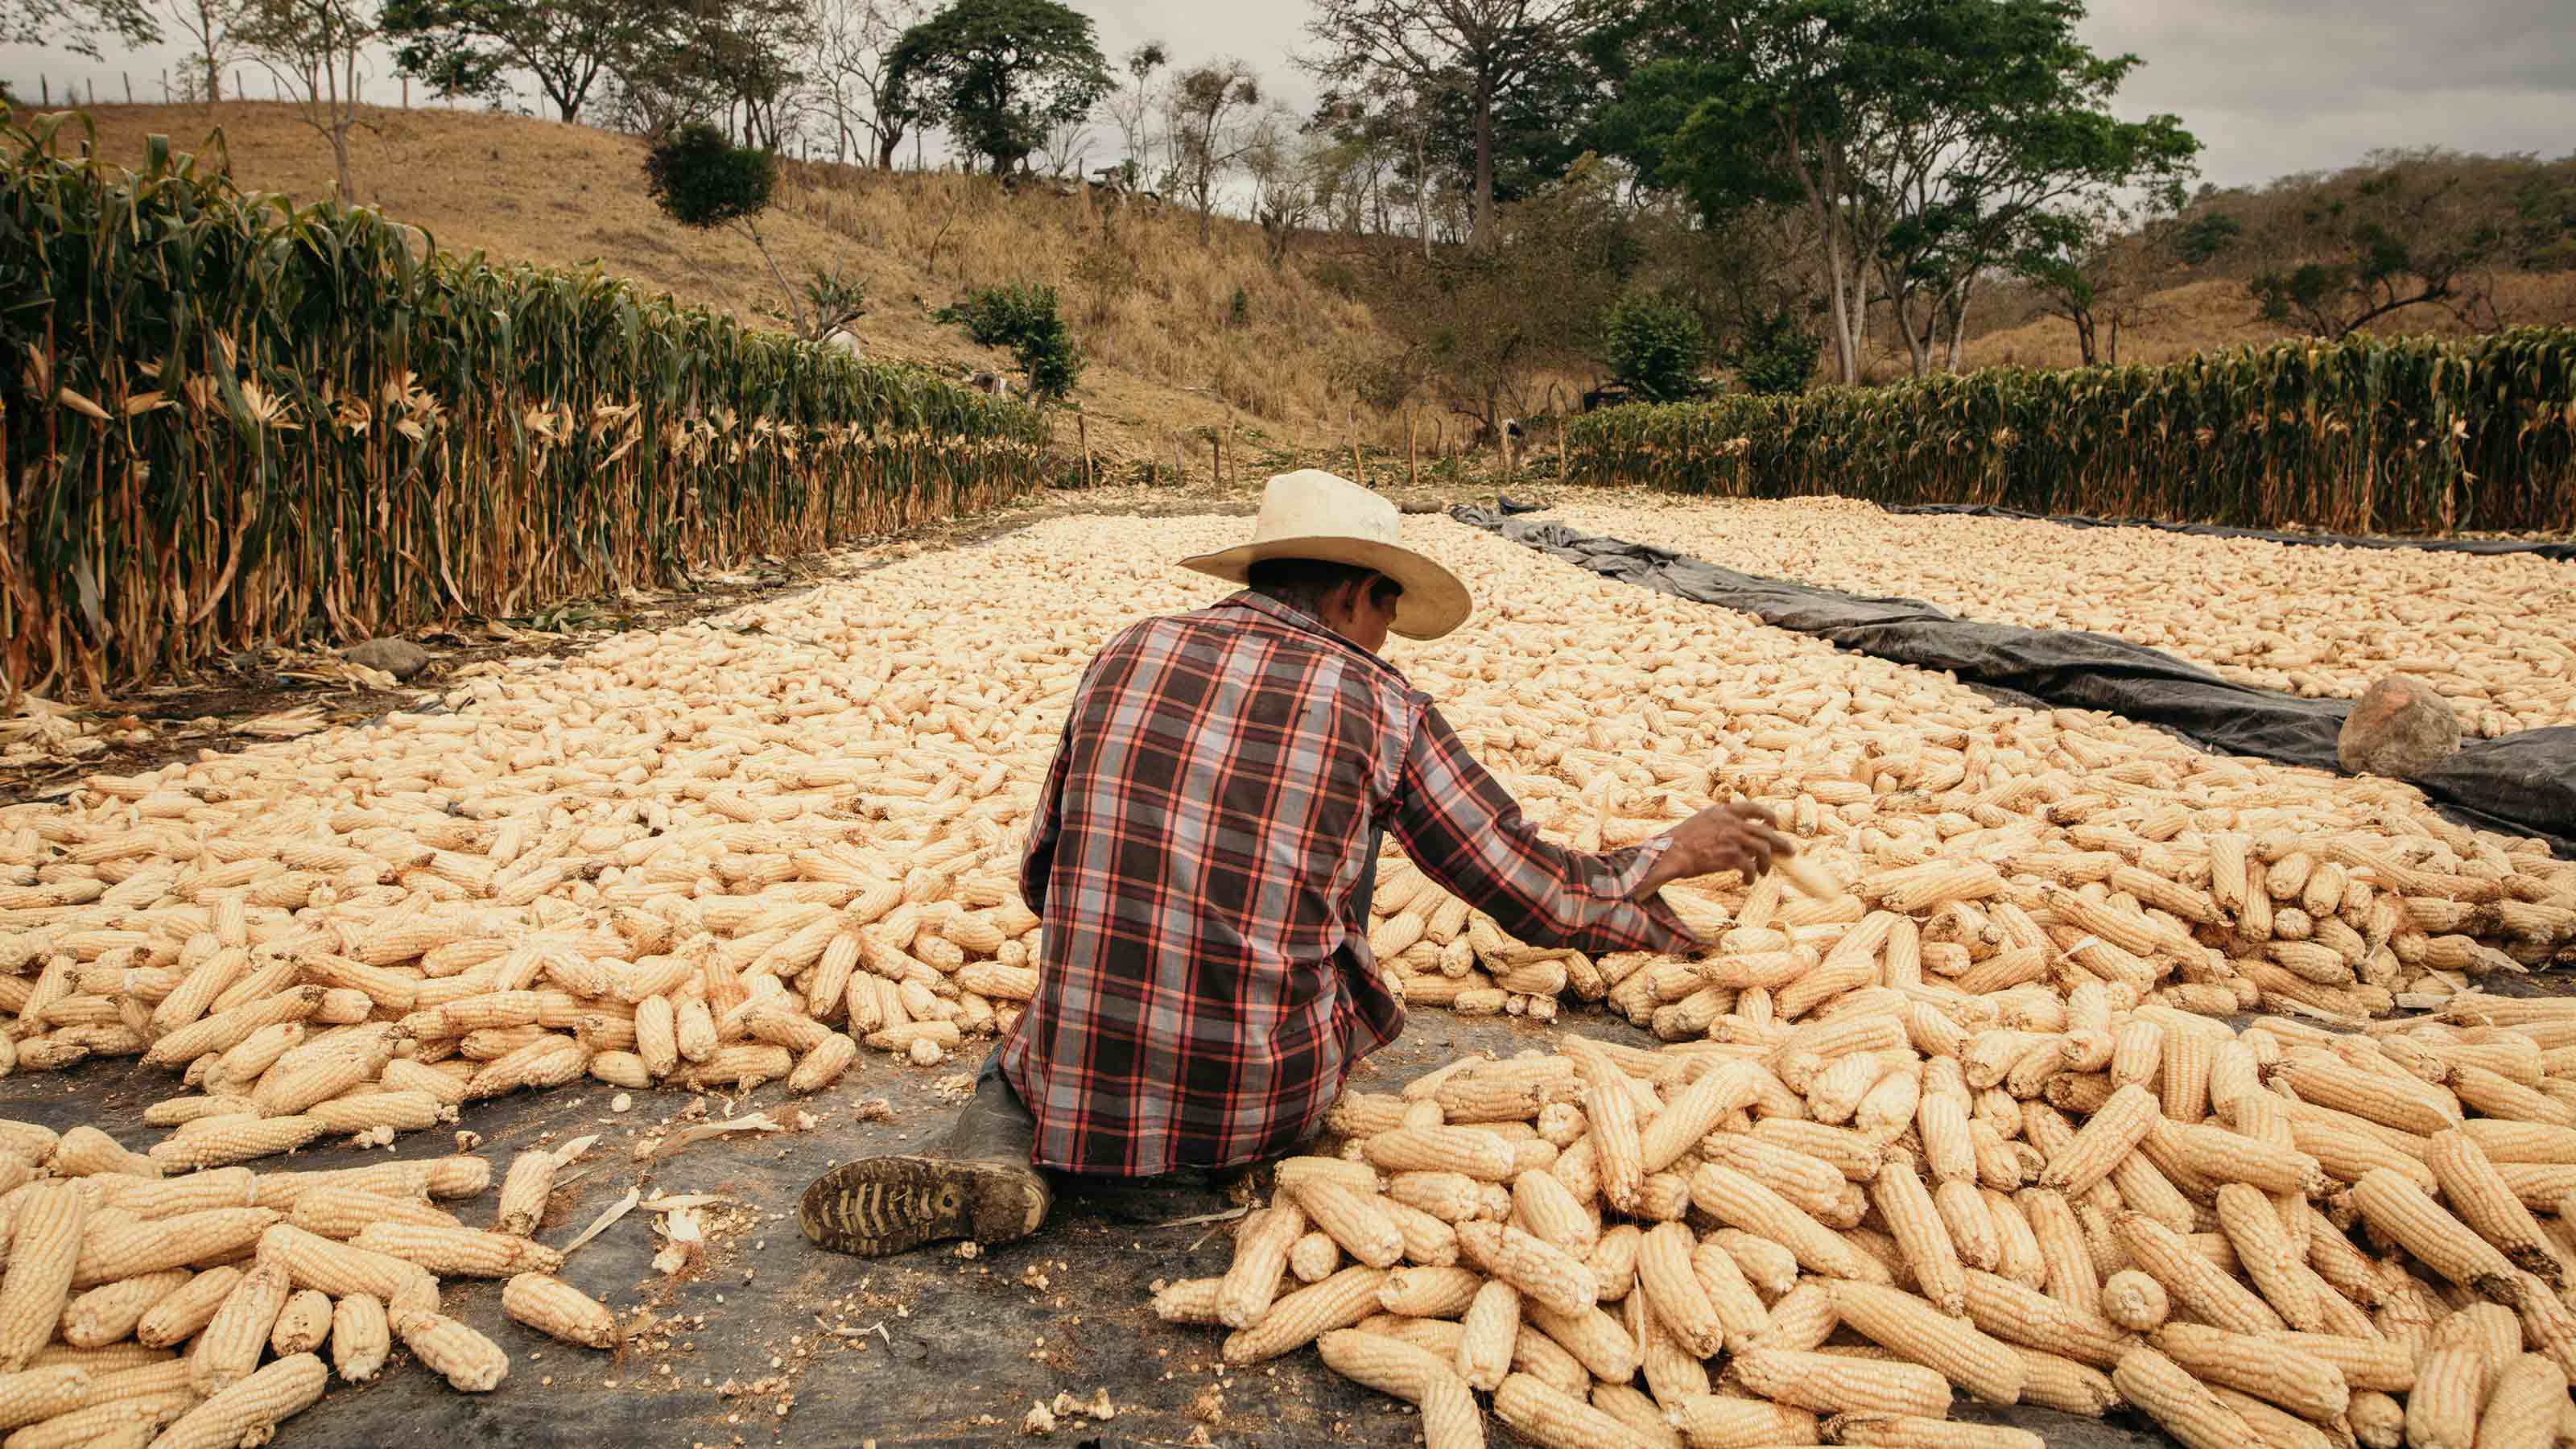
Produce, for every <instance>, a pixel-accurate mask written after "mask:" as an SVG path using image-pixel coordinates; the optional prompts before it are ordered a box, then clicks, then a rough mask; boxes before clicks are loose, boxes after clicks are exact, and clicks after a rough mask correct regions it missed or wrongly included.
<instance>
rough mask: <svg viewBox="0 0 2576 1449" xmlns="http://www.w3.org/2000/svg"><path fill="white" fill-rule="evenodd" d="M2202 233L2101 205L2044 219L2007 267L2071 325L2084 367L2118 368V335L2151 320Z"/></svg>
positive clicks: (2171, 221)
mask: <svg viewBox="0 0 2576 1449" xmlns="http://www.w3.org/2000/svg"><path fill="white" fill-rule="evenodd" d="M2203 235H2205V233H2204V232H2195V230H2194V229H2193V228H2192V227H2191V226H2190V225H2188V224H2186V223H2183V222H2181V221H2178V220H2176V219H2175V218H2174V217H2172V216H2171V215H2149V216H2147V217H2145V218H2143V220H2142V219H2141V218H2140V217H2139V216H2138V215H2137V213H2135V212H2134V211H2132V210H2131V209H2130V208H2128V207H2125V206H2121V205H2119V204H2117V203H2114V202H2100V203H2096V204H2094V205H2091V206H2088V207H2085V208H2083V209H2081V210H2075V211H2066V212H2057V213H2052V214H2050V215H2048V216H2046V217H2043V218H2041V219H2040V221H2039V222H2037V223H2036V224H2034V225H2033V226H2032V227H2031V228H2030V230H2029V235H2028V237H2027V238H2026V239H2025V241H2024V242H2023V244H2022V246H2021V248H2020V249H2019V250H2018V251H2017V252H2015V253H2014V255H2013V259H2012V269H2013V273H2014V275H2016V276H2018V277H2019V278H2021V280H2022V281H2023V282H2024V283H2025V284H2026V285H2028V286H2029V288H2030V289H2031V292H2032V293H2033V294H2034V295H2035V296H2037V297H2038V299H2039V302H2040V305H2041V306H2042V307H2043V308H2045V309H2046V310H2047V311H2048V312H2049V313H2051V314H2052V315H2055V316H2059V317H2063V318H2065V319H2066V320H2067V321H2068V322H2070V323H2072V324H2073V325H2074V327H2075V345H2076V347H2077V348H2078V349H2079V350H2080V351H2081V352H2082V354H2083V357H2084V365H2085V366H2086V367H2092V366H2095V365H2096V364H2103V363H2107V364H2110V365H2112V366H2117V365H2119V361H2120V333H2121V331H2122V330H2123V329H2124V328H2127V327H2131V326H2134V325H2136V324H2137V323H2138V322H2139V321H2140V320H2142V319H2143V318H2144V317H2145V316H2146V315H2147V314H2148V312H2149V311H2150V309H2151V308H2152V307H2153V305H2154V297H2155V294H2156V291H2157V289H2158V288H2159V287H2161V286H2164V285H2167V284H2169V283H2170V282H2171V281H2172V280H2173V275H2172V270H2171V269H2172V268H2173V266H2174V264H2175V262H2176V261H2177V259H2178V258H2180V257H2183V256H2186V255H2188V252H2187V251H2186V250H2185V249H2186V248H2187V247H2190V246H2192V245H2195V242H2194V238H2195V237H2197V236H2203Z"/></svg>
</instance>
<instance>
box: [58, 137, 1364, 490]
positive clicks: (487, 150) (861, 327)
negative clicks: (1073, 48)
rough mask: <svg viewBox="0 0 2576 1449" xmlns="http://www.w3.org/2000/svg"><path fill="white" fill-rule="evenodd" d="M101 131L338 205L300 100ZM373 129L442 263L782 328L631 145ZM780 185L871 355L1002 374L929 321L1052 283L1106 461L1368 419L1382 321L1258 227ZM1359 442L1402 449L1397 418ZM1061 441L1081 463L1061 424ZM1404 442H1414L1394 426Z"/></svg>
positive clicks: (389, 195) (116, 149)
mask: <svg viewBox="0 0 2576 1449" xmlns="http://www.w3.org/2000/svg"><path fill="white" fill-rule="evenodd" d="M93 115H94V116H95V117H96V119H97V122H98V126H99V145H100V148H101V151H102V154H104V155H106V156H108V157H109V158H110V159H113V160H117V161H120V162H124V163H127V164H136V163H137V162H139V160H140V158H141V156H142V154H143V147H144V138H145V137H146V136H147V135H150V134H152V133H155V132H159V133H163V134H166V135H168V136H169V137H170V138H171V140H172V143H173V144H174V145H176V146H178V147H180V148H181V149H193V148H196V147H197V146H199V145H200V144H201V143H202V141H203V140H204V138H205V137H206V136H207V134H208V133H209V132H211V131H213V130H214V129H216V128H217V127H220V128H221V129H222V131H223V134H224V140H225V144H226V146H227V147H228V149H229V151H230V154H231V157H232V166H233V174H234V177H235V179H236V180H237V181H238V182H239V183H240V184H241V185H243V186H244V187H247V188H251V189H256V190H265V191H277V192H283V193H285V194H287V195H289V196H291V197H294V198H296V199H298V200H299V201H302V200H313V199H318V198H322V197H327V196H329V195H330V194H331V178H332V164H331V154H330V150H329V147H328V146H327V144H326V143H325V142H324V141H323V140H322V138H321V137H320V136H318V135H317V134H316V133H315V132H313V131H312V130H310V129H309V128H307V127H306V126H304V125H303V123H302V122H301V121H299V120H298V119H297V118H296V116H295V114H294V112H293V111H292V110H291V109H290V108H288V107H286V106H281V105H275V104H266V103H256V102H254V103H228V104H224V105H218V106H212V107H207V106H101V107H98V108H97V109H96V110H95V111H94V112H93ZM368 119H369V121H370V123H371V124H370V126H369V128H368V129H364V130H361V131H359V132H357V133H356V134H355V136H354V138H353V145H352V152H351V171H352V174H353V176H354V179H355V183H356V186H357V189H358V199H359V200H360V201H362V202H365V203H367V204H370V205H373V206H378V207H381V208H382V209H383V211H384V212H385V214H386V215H387V216H388V217H391V218H393V219H395V220H399V221H404V222H409V223H411V224H413V225H416V226H420V227H423V228H426V229H427V230H428V231H429V232H430V233H431V235H433V236H434V237H435V238H436V239H437V241H438V243H439V245H441V246H443V247H447V248H451V249H459V250H465V251H475V250H481V251H485V252H489V253H490V254H492V255H493V256H495V257H499V258H513V259H525V260H528V261H532V262H540V263H544V264H547V265H552V266H579V265H582V264H585V263H590V262H596V263H597V264H598V265H599V266H600V267H602V268H603V269H605V270H607V271H609V272H611V273H615V274H618V275H621V276H626V277H631V278H634V279H636V280H637V281H639V282H642V283H644V284H645V285H648V286H651V287H654V288H661V289H668V290H669V291H671V292H673V293H675V294H677V295H678V296H680V297H681V298H683V299H684V300H689V301H696V302H705V303H708V304H711V305H714V306H716V307H720V308H723V309H725V310H727V311H731V312H733V313H735V314H736V315H739V316H744V317H747V318H756V319H762V320H766V321H769V322H770V324H771V325H779V324H778V323H777V322H776V320H775V315H776V314H777V313H778V312H779V311H780V310H782V307H781V301H782V299H781V298H780V296H779V289H778V286H777V283H776V282H775V281H774V280H773V279H772V278H771V275H770V272H769V270H768V268H767V266H766V265H764V264H763V262H762V261H761V259H760V254H759V253H758V252H757V251H756V250H754V248H753V247H752V244H751V243H750V242H749V241H748V240H746V239H745V238H744V237H742V236H741V235H740V234H739V233H738V232H735V231H730V230H718V231H713V232H690V231H685V230H683V229H682V228H680V227H679V226H677V225H675V224H673V223H672V222H670V221H669V220H667V219H666V218H665V217H663V216H662V214H661V213H660V212H659V211H658V210H657V209H656V208H655V207H654V205H653V203H652V200H651V199H650V198H649V197H648V196H647V195H646V194H645V190H644V174H643V156H644V144H643V142H642V141H640V140H638V139H637V138H635V137H633V136H625V135H619V134H615V133H612V132H606V131H598V130H593V129H591V128H589V127H586V126H566V125H561V124H558V123H555V122H552V121H541V120H534V119H530V118H527V117H521V116H499V115H488V114H478V113H474V112H466V111H435V110H414V111H404V110H373V111H371V112H370V113H369V116H368ZM786 173H787V174H786V177H785V180H786V182H787V185H786V186H785V187H784V189H783V194H782V196H781V199H780V203H779V205H778V206H777V207H776V208H775V209H774V210H773V211H772V213H771V214H770V216H769V217H767V218H765V219H764V220H763V222H762V230H763V232H764V234H765V235H766V236H767V238H768V241H769V245H770V249H771V250H772V251H773V252H774V253H775V254H776V255H777V257H778V260H779V264H780V266H781V267H783V268H784V269H785V271H786V273H787V275H788V277H789V279H790V280H791V281H798V282H801V280H802V279H803V278H805V277H807V276H810V275H811V274H812V271H813V269H814V268H815V267H818V266H823V267H830V266H839V267H842V268H845V269H847V270H848V271H849V272H850V273H851V274H853V275H855V276H857V277H860V278H862V279H864V280H865V281H866V283H867V287H868V298H869V302H868V313H867V315H866V316H865V317H863V318H862V319H860V321H859V323H858V325H857V327H856V328H855V329H854V330H855V331H856V332H857V333H858V334H859V336H860V338H861V340H862V341H863V342H864V344H865V345H866V347H867V349H868V351H869V353H870V355H872V356H879V357H888V358H902V359H908V360H912V361H917V362H922V363H925V364H928V365H931V366H933V367H937V368H941V369H943V370H946V371H949V372H962V371H965V370H967V369H970V368H979V367H1005V366H1007V365H1008V364H1007V359H1006V358H1005V357H1004V356H1003V355H1002V354H1001V353H1000V352H998V351H996V350H991V349H985V348H980V347H977V346H975V345H974V344H973V343H972V342H969V341H968V340H967V339H966V337H965V335H964V334H963V333H962V332H961V331H959V330H958V329H957V328H954V327H948V326H942V325H940V324H938V323H936V322H933V321H932V320H931V318H930V313H931V311H932V310H933V309H934V308H937V307H941V306H945V305H947V304H948V303H951V302H954V301H956V300H957V299H958V298H959V296H960V295H962V294H963V293H964V292H965V291H966V290H967V289H968V288H971V287H976V286H984V285H991V284H995V283H1000V282H1006V281H1012V280H1017V279H1023V278H1027V279H1034V280H1038V281H1046V282H1053V283H1055V284H1057V285H1058V286H1059V287H1060V288H1061V289H1062V291H1063V296H1064V305H1065V309H1066V311H1067V313H1068V314H1069V315H1070V317H1071V319H1072V321H1073V325H1074V330H1075V335H1076V338H1077V340H1078V341H1079V342H1080V344H1081V345H1082V347H1083V348H1084V350H1085V351H1086V352H1087V353H1088V354H1089V355H1090V358H1091V367H1090V370H1089V371H1088V372H1087V373H1085V374H1084V376H1083V381H1082V385H1081V386H1080V387H1079V388H1078V389H1077V391H1076V393H1075V401H1077V402H1079V403H1080V404H1081V405H1082V408H1083V410H1084V412H1085V414H1086V415H1087V417H1088V419H1089V424H1090V434H1091V443H1092V447H1093V450H1094V452H1095V453H1096V454H1102V455H1105V456H1107V457H1110V458H1124V459H1129V460H1137V459H1144V458H1154V459H1158V460H1159V461H1160V462H1161V463H1162V464H1163V465H1164V466H1165V467H1167V468H1168V467H1169V466H1170V465H1171V462H1172V455H1173V443H1174V441H1175V439H1176V438H1178V439H1179V440H1181V441H1182V443H1183V448H1184V456H1185V458H1186V461H1187V469H1188V472H1189V473H1190V474H1192V475H1194V476H1203V475H1204V473H1205V470H1206V468H1207V466H1208V445H1207V443H1206V441H1205V440H1204V435H1203V434H1201V435H1198V436H1195V437H1194V436H1192V435H1193V434H1196V433H1197V430H1200V429H1207V428H1212V429H1214V430H1215V431H1217V432H1218V433H1220V434H1222V433H1225V432H1227V431H1228V430H1229V429H1233V430H1236V431H1235V436H1236V438H1237V439H1238V442H1239V446H1240V448H1241V454H1240V456H1241V459H1242V466H1243V469H1244V470H1245V471H1246V472H1247V473H1249V472H1250V471H1251V470H1252V469H1254V468H1255V467H1257V466H1260V464H1261V461H1262V458H1263V455H1264V454H1265V453H1278V452H1284V451H1285V450H1286V449H1287V448H1289V447H1292V446H1298V447H1305V448H1309V449H1322V448H1325V447H1330V446H1336V445H1339V446H1347V443H1348V440H1349V438H1350V428H1351V418H1352V415H1353V414H1354V412H1355V411H1364V410H1362V409H1359V408H1358V405H1357V404H1356V403H1354V402H1353V401H1352V400H1351V398H1350V396H1349V394H1348V392H1347V390H1345V389H1341V388H1337V387H1336V386H1335V385H1334V383H1333V381H1332V379H1333V377H1334V376H1335V375H1336V367H1335V362H1336V359H1337V357H1339V356H1341V355H1343V354H1344V352H1345V350H1346V349H1347V348H1349V347H1350V346H1352V345H1353V342H1354V339H1360V338H1372V337H1373V336H1374V334H1375V333H1376V330H1377V324H1376V321H1375V319H1374V318H1373V317H1372V316H1371V314H1370V313H1369V310H1368V308H1367V307H1365V306H1364V305H1362V304H1361V303H1359V302H1356V301H1354V300H1352V299H1350V298H1348V297H1346V296H1344V295H1342V294H1341V293H1340V292H1337V291H1335V290H1333V289H1331V288H1329V287H1326V286H1323V285H1321V284H1319V283H1317V282H1316V281H1314V280H1312V279H1311V277H1310V276H1309V275H1308V272H1307V270H1306V269H1305V267H1304V266H1302V265H1301V264H1300V262H1299V260H1298V259H1297V258H1295V257H1294V256H1292V257H1291V258H1290V260H1289V262H1288V264H1287V265H1286V266H1285V267H1284V268H1282V269H1280V270H1277V271H1274V270H1272V269H1271V267H1270V266H1269V265H1268V263H1267V261H1266V260H1265V258H1264V255H1263V245H1262V237H1261V234H1260V232H1259V231H1258V230H1257V229H1256V228H1253V227H1251V226H1249V225H1247V224H1245V223H1241V222H1233V221H1223V220H1220V221H1219V222H1218V223H1217V224H1216V228H1215V236H1214V238H1213V240H1212V242H1211V244H1209V245H1206V246H1202V245H1201V244H1200V242H1199V240H1198V223H1197V219H1196V218H1195V217H1194V216H1190V215H1187V214H1185V213H1182V212H1180V211H1178V210H1177V209H1174V210H1171V211H1167V212H1166V213H1165V214H1164V215H1163V216H1161V217H1159V218H1146V217H1141V216H1137V215H1135V214H1133V213H1130V214H1128V215H1125V216H1121V217H1119V218H1117V219H1116V220H1115V221H1114V222H1112V223H1110V224H1109V225H1107V226H1104V225H1103V223H1102V218H1101V217H1100V215H1099V213H1097V212H1095V211H1093V210H1092V209H1091V208H1089V207H1088V206H1086V205H1085V204H1084V203H1082V202H1080V201H1075V200H1066V199H1063V198H1059V197H1054V196H1049V195H1044V194H1038V193H1023V194H1021V195H1018V196H1009V195H1005V194H1004V193H1003V192H1002V191H1001V190H1000V189H999V188H998V187H997V186H996V185H995V184H994V183H993V182H992V181H991V180H990V178H984V177H967V176H959V175H954V174H948V173H930V174H913V173H897V174H893V175H889V174H886V173H883V172H877V171H864V170H856V169H851V168H846V167H837V166H828V165H821V166H817V165H802V164H790V165H789V166H788V167H787V168H786ZM1237 288H1240V289H1241V290H1242V292H1243V295H1244V304H1243V308H1242V311H1241V316H1240V320H1239V321H1238V320H1237V319H1236V316H1235V312H1234V308H1233V298H1234V294H1235V291H1236V289H1237ZM1362 427H1363V431H1364V432H1365V433H1366V434H1367V435H1368V436H1370V437H1372V438H1375V439H1379V440H1384V439H1385V437H1386V436H1387V425H1386V424H1385V423H1383V422H1382V421H1381V422H1372V421H1370V420H1368V419H1363V420H1362ZM1059 434H1060V437H1061V438H1062V441H1063V442H1064V443H1065V445H1066V446H1068V447H1070V446H1072V444H1073V441H1074V427H1073V422H1072V419H1071V417H1070V415H1067V416H1066V417H1065V418H1064V420H1063V422H1062V426H1061V427H1060V429H1059ZM1393 437H1394V439H1395V441H1396V442H1397V443H1398V445H1399V446H1400V445H1401V440H1402V425H1401V423H1397V424H1395V425H1394V427H1393ZM1231 468H1232V462H1231V460H1229V471H1231ZM1256 476H1257V475H1256Z"/></svg>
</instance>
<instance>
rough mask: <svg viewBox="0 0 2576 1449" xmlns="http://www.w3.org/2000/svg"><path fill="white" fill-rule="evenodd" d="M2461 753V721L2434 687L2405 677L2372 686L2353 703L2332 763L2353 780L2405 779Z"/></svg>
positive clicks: (2378, 682)
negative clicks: (2339, 764) (2372, 777)
mask: <svg viewBox="0 0 2576 1449" xmlns="http://www.w3.org/2000/svg"><path fill="white" fill-rule="evenodd" d="M2459 748H2460V717H2459V716H2458V715H2457V714H2454V713H2453V712H2452V710H2451V705H2450V701H2448V700H2446V699H2444V698H2442V696H2441V695H2439V694H2436V693H2434V691H2433V686H2431V685H2429V684H2426V683H2425V682H2424V681H2423V680H2420V679H2416V678H2413V677H2411V676H2408V675H2404V674H2391V675H2387V676H2385V677H2383V678H2381V679H2378V680H2376V681H2373V682H2372V684H2371V686H2370V688H2369V689H2367V690H2365V691H2363V692H2362V696H2361V698H2360V699H2358V700H2355V701H2354V702H2353V706H2352V713H2351V714H2350V715H2349V716H2347V717H2346V718H2345V720H2344V722H2343V733H2342V734H2341V735H2339V736H2338V737H2337V738H2336V740H2335V758H2337V759H2339V760H2341V761H2342V762H2343V767H2344V768H2345V769H2347V770H2351V771H2353V772H2354V773H2356V774H2365V775H2387V776H2391V777H2394V778H2397V779H2404V778H2406V777H2408V776H2411V775H2414V774H2416V773H2418V772H2420V771H2423V770H2427V769H2430V768H2431V767H2433V766H2434V765H2437V764H2440V763H2441V762H2442V761H2443V760H2446V759H2448V758H2450V757H2451V755H2453V754H2454V753H2456V752H2457V751H2458V750H2459Z"/></svg>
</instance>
